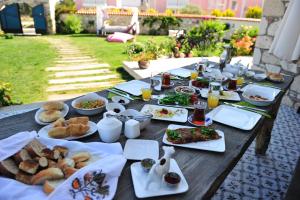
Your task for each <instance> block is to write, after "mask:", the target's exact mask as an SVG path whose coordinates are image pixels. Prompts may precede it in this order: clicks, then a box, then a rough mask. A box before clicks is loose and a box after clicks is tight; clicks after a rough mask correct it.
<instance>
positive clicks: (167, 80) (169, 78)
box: [162, 72, 171, 87]
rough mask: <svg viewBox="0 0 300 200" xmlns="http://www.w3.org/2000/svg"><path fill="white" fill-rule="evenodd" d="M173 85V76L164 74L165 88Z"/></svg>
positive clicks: (163, 82) (163, 83)
mask: <svg viewBox="0 0 300 200" xmlns="http://www.w3.org/2000/svg"><path fill="white" fill-rule="evenodd" d="M170 84H171V75H170V74H169V73H167V72H165V73H163V74H162V85H163V86H167V87H168V86H170Z"/></svg>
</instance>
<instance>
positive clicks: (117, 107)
mask: <svg viewBox="0 0 300 200" xmlns="http://www.w3.org/2000/svg"><path fill="white" fill-rule="evenodd" d="M106 110H107V111H113V112H115V113H117V114H119V113H121V112H123V111H125V110H126V108H125V107H124V106H123V105H122V104H120V103H108V104H107V105H106Z"/></svg>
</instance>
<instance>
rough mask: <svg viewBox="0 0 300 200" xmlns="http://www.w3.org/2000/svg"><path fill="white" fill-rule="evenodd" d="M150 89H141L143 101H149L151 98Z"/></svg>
mask: <svg viewBox="0 0 300 200" xmlns="http://www.w3.org/2000/svg"><path fill="white" fill-rule="evenodd" d="M151 95H152V90H151V89H150V88H143V89H142V98H143V100H144V101H149V100H150V99H151Z"/></svg>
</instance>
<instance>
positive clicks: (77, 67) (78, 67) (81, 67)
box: [46, 63, 109, 71]
mask: <svg viewBox="0 0 300 200" xmlns="http://www.w3.org/2000/svg"><path fill="white" fill-rule="evenodd" d="M108 67H109V64H106V63H101V64H98V63H95V64H84V65H75V66H74V65H71V66H57V67H48V68H46V71H74V70H85V69H98V68H108Z"/></svg>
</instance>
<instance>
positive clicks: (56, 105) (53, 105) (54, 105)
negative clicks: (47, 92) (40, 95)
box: [43, 101, 64, 110]
mask: <svg viewBox="0 0 300 200" xmlns="http://www.w3.org/2000/svg"><path fill="white" fill-rule="evenodd" d="M43 108H44V110H62V109H63V108H64V103H63V102H61V101H52V102H47V103H45V104H44V105H43Z"/></svg>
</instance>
